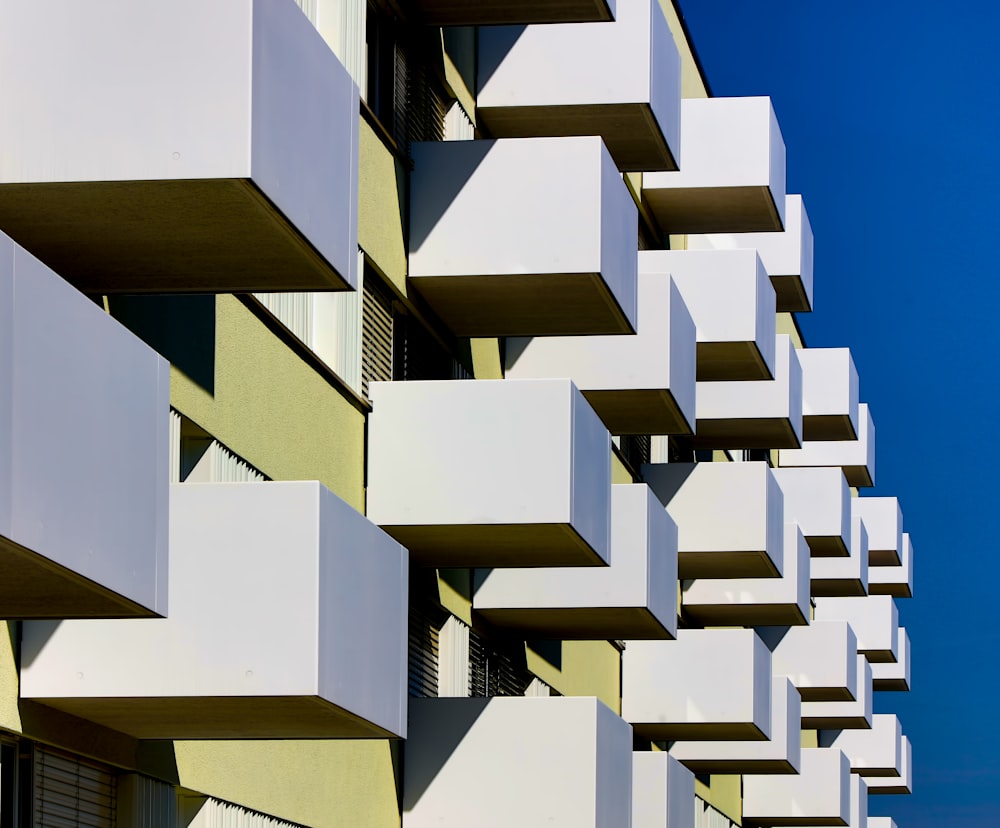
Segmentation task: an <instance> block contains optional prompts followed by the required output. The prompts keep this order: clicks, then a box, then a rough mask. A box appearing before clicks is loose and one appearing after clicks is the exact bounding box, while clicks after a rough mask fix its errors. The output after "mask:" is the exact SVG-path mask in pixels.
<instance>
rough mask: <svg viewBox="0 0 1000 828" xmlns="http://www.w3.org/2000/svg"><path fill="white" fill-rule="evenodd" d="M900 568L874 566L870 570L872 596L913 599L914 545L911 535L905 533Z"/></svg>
mask: <svg viewBox="0 0 1000 828" xmlns="http://www.w3.org/2000/svg"><path fill="white" fill-rule="evenodd" d="M902 540H903V542H902V546H901V548H900V552H899V565H898V566H872V567H869V569H868V591H869V592H870V593H871V594H872V595H892V596H894V597H895V598H912V597H913V544H912V543H910V533H909V532H903V536H902Z"/></svg>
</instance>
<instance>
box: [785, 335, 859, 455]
mask: <svg viewBox="0 0 1000 828" xmlns="http://www.w3.org/2000/svg"><path fill="white" fill-rule="evenodd" d="M799 362H800V363H801V365H802V434H803V437H804V438H805V439H806V440H808V441H815V440H834V441H836V440H856V439H857V437H858V433H859V431H858V426H859V425H860V422H859V413H858V406H859V405H860V403H859V402H858V370H857V368H855V367H854V359H853V357H852V356H851V351H850V349H849V348H801V349H800V350H799Z"/></svg>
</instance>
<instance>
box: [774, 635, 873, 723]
mask: <svg viewBox="0 0 1000 828" xmlns="http://www.w3.org/2000/svg"><path fill="white" fill-rule="evenodd" d="M759 632H760V636H761V638H763V639H764V642H765V643H766V644H767V645H768V646H769V647H770V648H771V666H772V669H773V670H774V674H775V675H776V676H788V678H789V679H791V681H792V684H794V685H795V686H796V688H798V691H799V695H801V697H802V702H803V704H805V703H807V702H816V701H851V700H852V699H854V697H855V693H856V688H857V684H858V639H857V637H856V636H855V635H854V631H853V630H852V629H851V626H850V624H848V623H847V622H845V621H813V622H812V623H811V624H810V625H809V626H806V627H789V628H787V629H781V628H773V629H765V630H761V631H759Z"/></svg>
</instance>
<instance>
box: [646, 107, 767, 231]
mask: <svg viewBox="0 0 1000 828" xmlns="http://www.w3.org/2000/svg"><path fill="white" fill-rule="evenodd" d="M680 161H681V164H680V170H679V171H677V172H657V173H649V174H647V175H644V176H643V179H642V200H643V203H644V204H646V205H647V206H648V207H649V209H650V210H651V211H652V213H653V215H654V216H655V217H656V220H657V221H658V222H659V224H660V226H661V227H662V228H663V229H664V230H665V231H666V232H668V233H752V232H772V231H779V230H783V229H784V222H785V142H784V140H783V139H782V137H781V130H780V129H779V127H778V121H777V119H776V118H775V117H774V110H773V109H772V108H771V99H770V98H686V99H684V100H683V101H681V159H680Z"/></svg>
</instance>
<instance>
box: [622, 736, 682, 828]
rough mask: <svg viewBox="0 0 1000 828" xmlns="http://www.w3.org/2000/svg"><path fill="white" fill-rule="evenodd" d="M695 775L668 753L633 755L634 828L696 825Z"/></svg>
mask: <svg viewBox="0 0 1000 828" xmlns="http://www.w3.org/2000/svg"><path fill="white" fill-rule="evenodd" d="M694 807H695V806H694V774H693V773H691V771H689V770H688V769H687V768H685V767H684V766H683V765H682V764H681V763H680V762H678V761H677V760H676V759H674V758H673V757H672V756H671V755H670V754H668V753H662V752H659V751H655V752H654V751H648V752H641V753H640V752H636V753H633V754H632V828H688V827H689V826H691V825H694V820H695V816H694Z"/></svg>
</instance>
